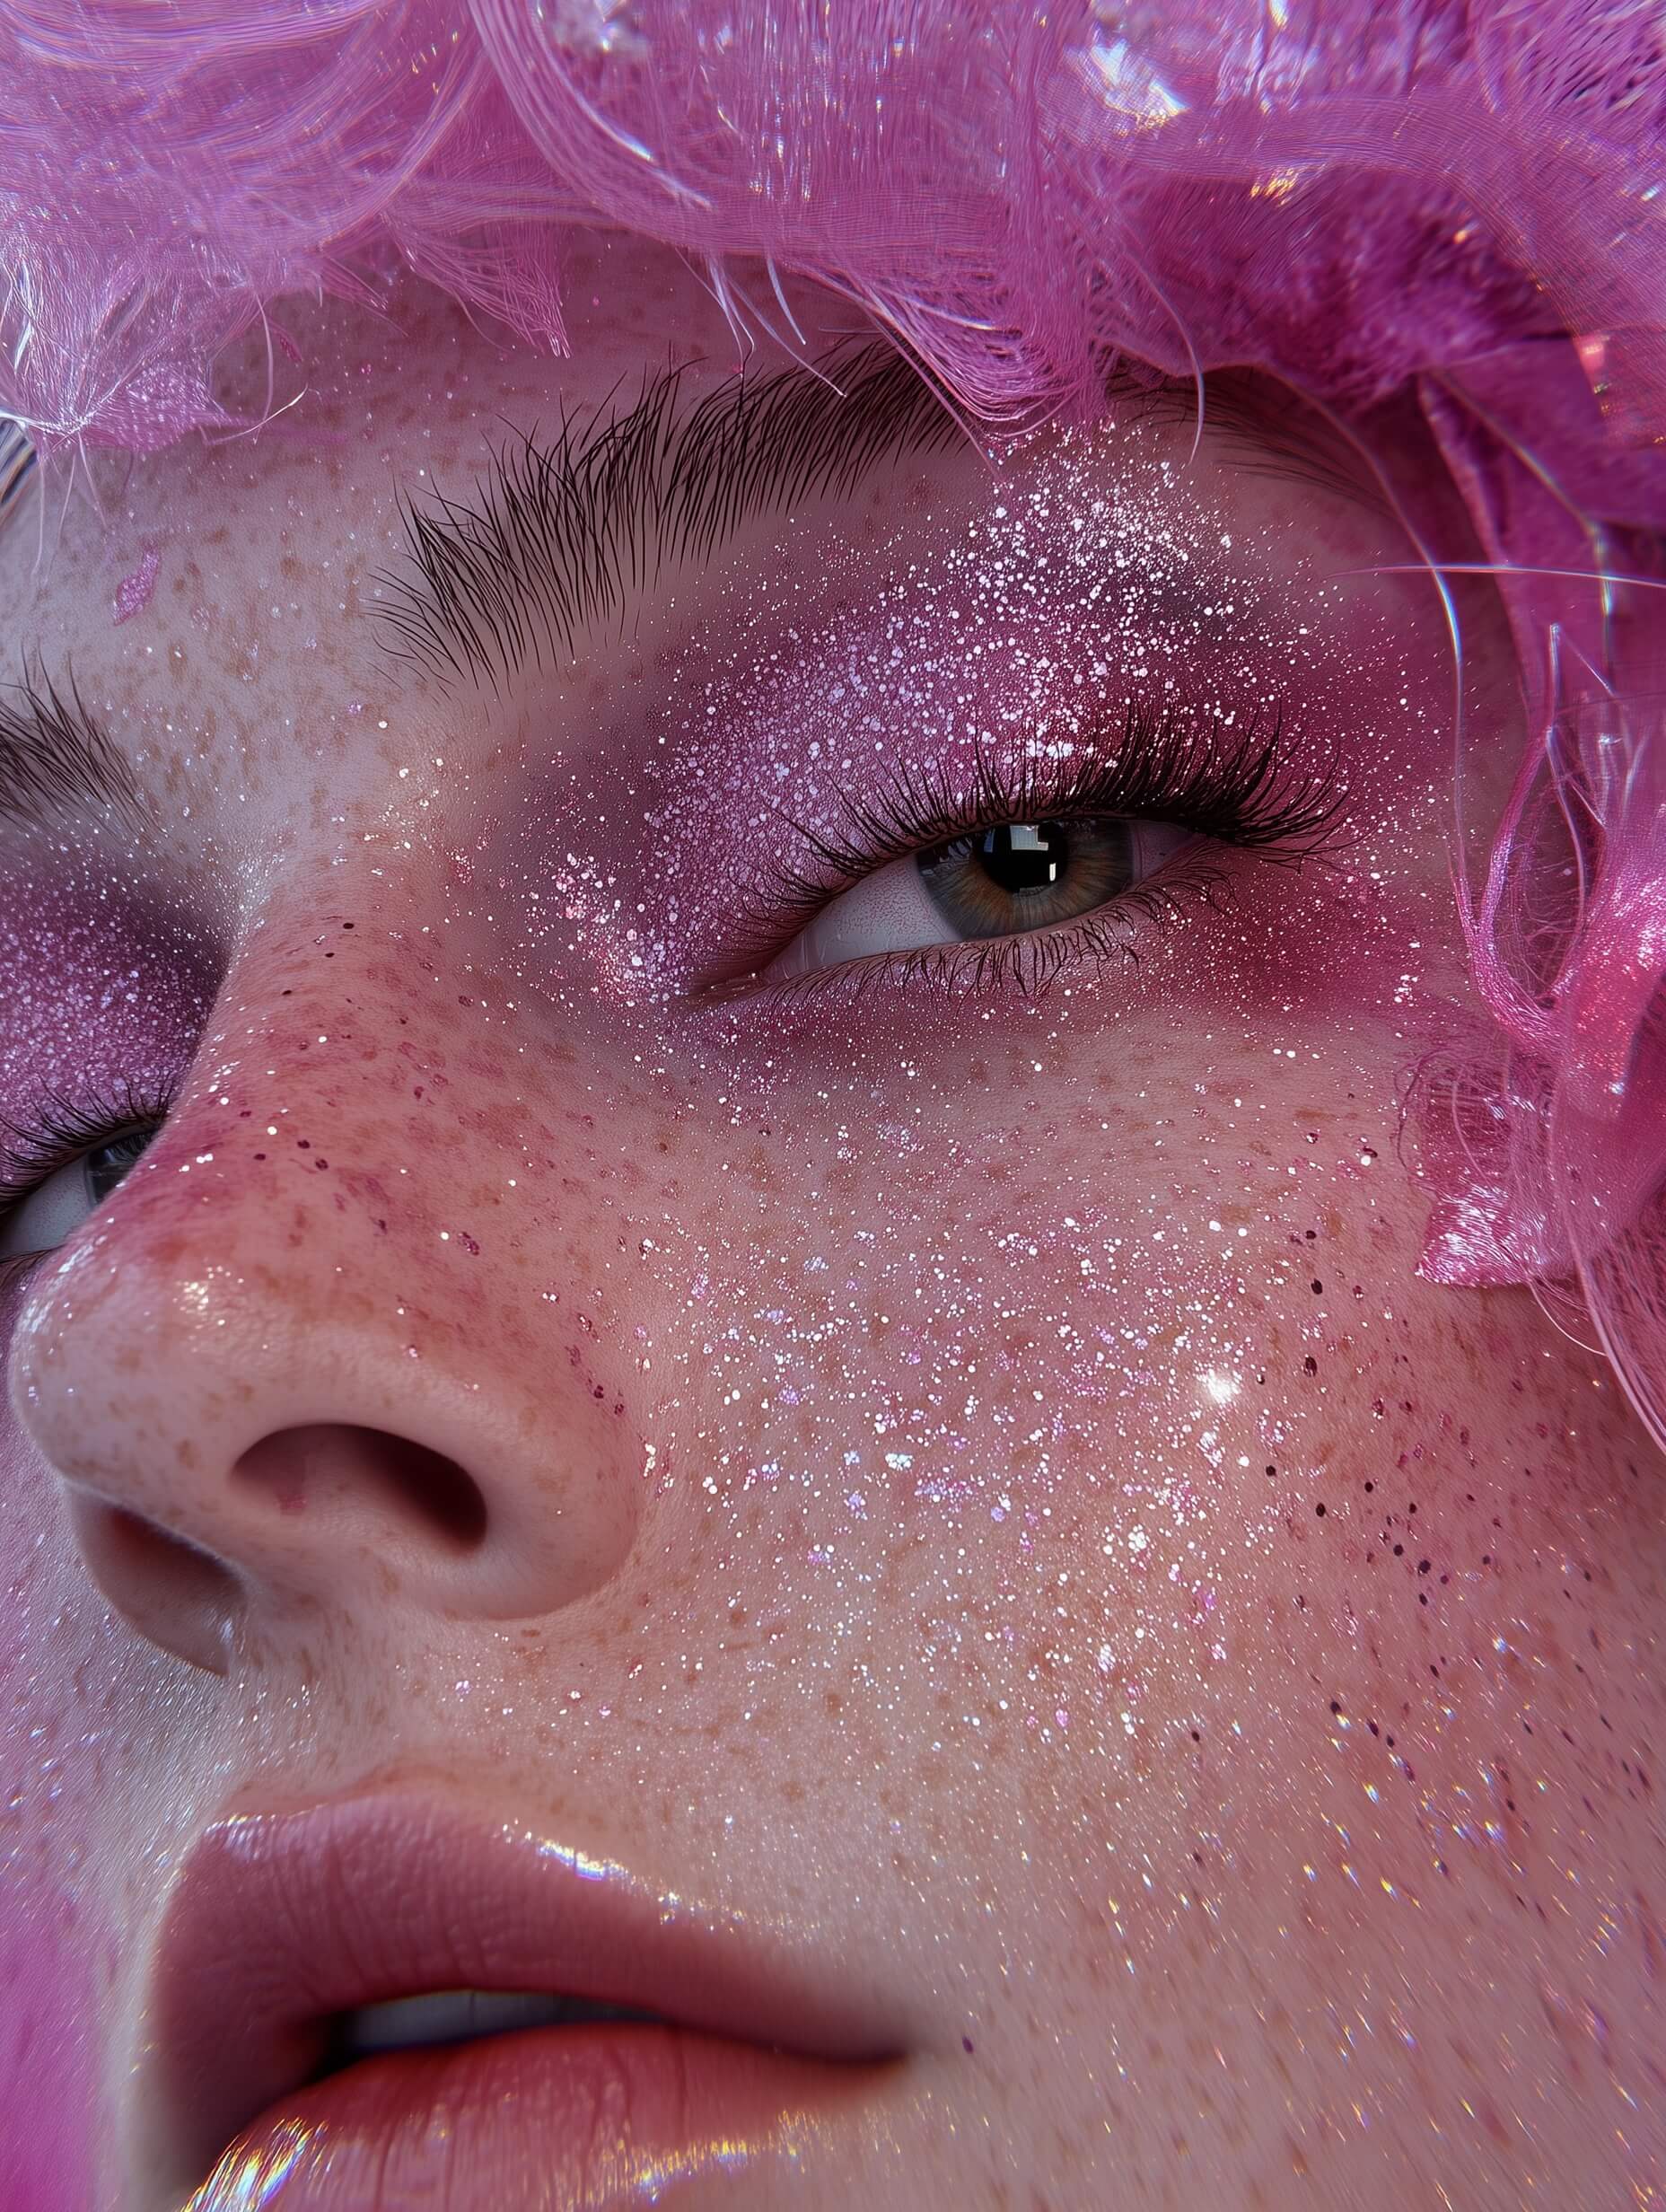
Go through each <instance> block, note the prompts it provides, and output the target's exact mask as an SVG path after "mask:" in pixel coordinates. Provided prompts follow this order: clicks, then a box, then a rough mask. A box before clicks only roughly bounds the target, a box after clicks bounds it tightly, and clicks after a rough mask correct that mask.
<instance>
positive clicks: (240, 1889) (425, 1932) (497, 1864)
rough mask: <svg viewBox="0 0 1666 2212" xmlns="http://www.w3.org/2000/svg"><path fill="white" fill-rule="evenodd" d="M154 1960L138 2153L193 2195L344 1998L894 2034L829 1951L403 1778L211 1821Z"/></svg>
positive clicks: (805, 2037)
mask: <svg viewBox="0 0 1666 2212" xmlns="http://www.w3.org/2000/svg"><path fill="white" fill-rule="evenodd" d="M155 1955H156V1960H157V1965H156V1969H155V1972H154V1975H153V1980H152V1984H151V1988H150V1991H149V1994H148V2000H147V2006H146V2021H145V2029H146V2033H145V2044H146V2052H147V2056H146V2059H145V2066H144V2068H143V2070H142V2074H141V2085H142V2090H143V2092H144V2094H142V2096H141V2100H140V2111H141V2114H142V2115H143V2116H144V2117H142V2119H141V2123H140V2124H141V2125H142V2126H143V2127H144V2128H145V2129H147V2130H148V2139H147V2140H146V2141H145V2146H144V2147H143V2149H142V2151H141V2154H140V2157H141V2163H142V2164H143V2165H144V2166H145V2167H146V2168H148V2169H149V2171H150V2172H151V2173H153V2175H155V2176H156V2177H157V2178H158V2179H159V2181H163V2182H164V2184H165V2186H166V2187H167V2188H169V2189H172V2190H189V2189H192V2188H194V2187H196V2186H197V2184H198V2183H199V2182H200V2181H201V2180H202V2179H203V2178H204V2176H205V2174H206V2173H207V2172H208V2170H209V2169H210V2168H211V2167H212V2165H213V2164H214V2163H215V2160H216V2159H217V2157H218V2156H219V2155H220V2153H221V2151H222V2150H224V2147H225V2146H226V2145H227V2143H228V2142H229V2141H230V2140H231V2139H232V2137H234V2136H236V2135H237V2134H238V2132H239V2131H240V2130H241V2129H242V2128H244V2127H245V2126H247V2124H248V2123H249V2121H250V2120H252V2119H253V2118H254V2117H255V2116H256V2115H257V2114H258V2113H259V2112H260V2111H263V2110H264V2109H265V2108H266V2107H267V2105H269V2104H271V2103H272V2102H274V2101H275V2100H276V2099H277V2098H280V2097H282V2096H283V2095H285V2094H286V2093H287V2092H288V2091H290V2090H292V2089H294V2088H297V2087H299V2086H300V2085H302V2084H303V2082H305V2081H306V2080H308V2079H309V2078H310V2077H311V2076H312V2074H313V2073H314V2071H315V2070H316V2068H317V2067H318V2065H319V2063H320V2059H321V2058H322V2057H323V2054H324V2050H325V2046H326V2042H327V2040H328V2032H329V2022H330V2020H331V2019H332V2018H333V2017H334V2016H335V2015H339V2014H341V2013H343V2012H346V2011H348V2010H351V2009H352V2008H353V2007H355V2006H362V2005H373V2004H380V2003H381V2002H384V2001H385V2000H387V1999H390V1998H392V1997H407V1996H413V1995H416V1994H417V1993H418V1992H421V1991H424V1990H434V1989H537V1990H544V1991H548V1992H552V1993H557V1994H561V1995H569V1996H575V1997H592V1998H595V1999H598V2000H601V2001H603V2002H608V2003H611V2004H615V2005H620V2006H633V2007H636V2008H639V2009H641V2010H644V2011H650V2012H653V2013H656V2014H658V2015H661V2016H662V2017H663V2018H664V2019H666V2020H667V2021H669V2022H671V2023H672V2024H674V2025H676V2026H680V2027H684V2028H689V2029H695V2030H704V2031H705V2032H708V2033H711V2034H716V2035H726V2036H731V2037H733V2038H735V2039H737V2040H741V2041H748V2042H752V2043H758V2044H764V2045H767V2046H770V2047H773V2048H776V2049H780V2050H788V2051H793V2052H795V2053H797V2054H799V2055H801V2056H803V2057H808V2058H826V2059H829V2060H862V2059H870V2060H872V2059H881V2058H894V2057H897V2056H899V2055H900V2051H901V2048H902V2044H901V2039H900V2037H899V2034H898V2032H897V2028H896V2023H895V2021H894V2019H892V2020H891V2021H890V2023H887V2022H886V2020H884V2019H883V2018H881V2015H880V2014H879V2012H878V2010H877V2008H876V2000H875V1999H874V1998H872V1997H864V1996H861V1995H858V1994H857V1992H856V1990H855V1988H854V1987H853V1986H852V1984H851V1983H850V1981H849V1979H847V1978H846V1977H841V1976H840V1975H838V1974H837V1973H836V1972H830V1971H829V1969H828V1967H827V1964H826V1962H824V1961H823V1960H822V1959H820V1958H818V1959H816V1960H815V1961H814V1962H811V1961H810V1960H808V1959H806V1958H805V1957H804V1956H803V1955H802V1953H801V1952H798V1951H797V1950H796V1949H795V1948H794V1946H791V1945H789V1944H785V1942H783V1941H781V1940H779V1939H774V1940H771V1939H767V1938H765V1937H763V1936H762V1935H760V1933H759V1932H758V1931H757V1930H755V1929H753V1928H752V1927H750V1926H741V1925H739V1924H737V1923H736V1922H734V1921H732V1920H724V1919H722V1918H719V1917H717V1916H715V1915H714V1914H713V1913H711V1912H710V1911H709V1910H705V1909H701V1908H699V1907H697V1906H696V1905H694V1904H692V1903H690V1902H689V1901H688V1900H684V1899H683V1898H681V1897H680V1896H678V1895H675V1894H673V1893H670V1892H664V1891H660V1890H656V1889H655V1888H654V1887H653V1885H652V1884H650V1883H646V1882H644V1881H643V1880H641V1879H639V1878H637V1877H636V1876H635V1875H633V1874H631V1873H630V1872H629V1871H628V1870H627V1868H625V1867H624V1866H621V1865H617V1864H615V1863H614V1862H612V1861H611V1860H608V1859H605V1858H599V1857H594V1856H589V1855H587V1854H586V1853H584V1852H583V1851H580V1850H577V1849H575V1848H572V1847H569V1846H564V1845H562V1844H561V1843H559V1842H558V1841H557V1839H555V1838H554V1837H553V1836H550V1835H548V1834H545V1833H542V1832H540V1831H539V1830H538V1829H537V1828H536V1827H534V1826H532V1825H530V1824H529V1823H528V1822H527V1821H524V1820H523V1819H520V1818H516V1817H512V1816H507V1815H505V1816H504V1817H503V1818H501V1819H498V1820H496V1821H492V1820H485V1821H483V1820H482V1819H481V1817H480V1815H479V1814H478V1812H475V1811H472V1810H465V1809H463V1808H461V1807H458V1806H453V1805H450V1804H446V1803H444V1802H443V1801H436V1800H435V1799H434V1798H432V1797H425V1796H419V1795H413V1794H410V1793H408V1792H394V1793H384V1794H381V1795H373V1796H358V1797H350V1798H345V1799H337V1800H334V1801H331V1802H328V1803H325V1804H319V1805H315V1806H313V1807H311V1809H309V1810H306V1811H302V1812H285V1813H238V1814H233V1815H231V1816H228V1817H226V1818H224V1819H221V1820H219V1821H215V1822H214V1823H213V1824H212V1825H211V1826H210V1827H209V1828H207V1829H206V1830H205V1831H204V1832H203V1834H202V1836H201V1837H200V1839H198V1841H197V1844H196V1846H195V1848H193V1849H192V1851H191V1853H190V1855H189V1857H188V1859H187V1860H186V1863H185V1865H184V1867H183V1869H182V1871H181V1873H180V1877H179V1880H178V1882H177V1884H176V1886H175V1889H174V1891H173V1893H172V1895H171V1899H170V1900H169V1904H168V1908H167V1910H166V1913H165V1915H164V1918H163V1922H162V1930H161V1934H160V1938H159V1942H158V1946H157V1951H156V1954H155Z"/></svg>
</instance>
